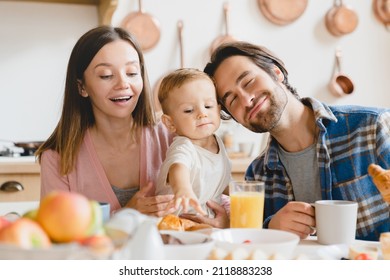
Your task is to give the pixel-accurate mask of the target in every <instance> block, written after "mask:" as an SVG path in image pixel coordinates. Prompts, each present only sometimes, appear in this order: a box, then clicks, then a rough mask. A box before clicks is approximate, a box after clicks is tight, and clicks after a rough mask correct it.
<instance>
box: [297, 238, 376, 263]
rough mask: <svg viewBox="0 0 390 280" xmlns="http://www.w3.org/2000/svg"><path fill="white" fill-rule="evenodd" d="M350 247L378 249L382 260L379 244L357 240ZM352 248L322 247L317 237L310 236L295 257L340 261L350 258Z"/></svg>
mask: <svg viewBox="0 0 390 280" xmlns="http://www.w3.org/2000/svg"><path fill="white" fill-rule="evenodd" d="M350 246H368V247H375V248H377V249H378V256H379V259H381V258H382V254H381V250H380V244H379V242H375V241H364V240H355V242H354V243H353V244H351V245H350ZM350 246H349V245H347V244H339V245H322V244H320V243H318V242H317V237H315V236H310V237H308V238H307V239H304V240H301V241H300V242H299V244H298V246H297V248H296V249H295V252H294V255H295V258H297V259H315V260H327V259H331V260H339V259H341V258H348V252H349V248H350Z"/></svg>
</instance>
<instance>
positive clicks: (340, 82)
mask: <svg viewBox="0 0 390 280" xmlns="http://www.w3.org/2000/svg"><path fill="white" fill-rule="evenodd" d="M328 87H329V90H330V91H331V93H333V94H334V95H336V96H343V95H345V94H351V93H353V91H354V88H355V86H354V84H353V82H352V80H351V78H350V77H348V76H347V75H346V74H344V73H343V72H342V71H341V50H339V49H338V50H336V60H335V66H334V71H333V76H332V78H331V80H330V82H329V85H328Z"/></svg>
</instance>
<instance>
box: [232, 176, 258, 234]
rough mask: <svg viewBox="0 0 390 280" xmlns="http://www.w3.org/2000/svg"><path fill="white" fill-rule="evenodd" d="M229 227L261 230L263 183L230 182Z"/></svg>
mask: <svg viewBox="0 0 390 280" xmlns="http://www.w3.org/2000/svg"><path fill="white" fill-rule="evenodd" d="M229 195H230V227H232V228H262V226H263V215H264V182H260V181H240V182H237V181H232V182H231V183H230V185H229Z"/></svg>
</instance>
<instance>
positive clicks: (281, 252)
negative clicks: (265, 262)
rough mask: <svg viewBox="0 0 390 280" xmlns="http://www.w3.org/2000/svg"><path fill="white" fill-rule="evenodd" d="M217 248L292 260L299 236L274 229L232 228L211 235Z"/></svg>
mask: <svg viewBox="0 0 390 280" xmlns="http://www.w3.org/2000/svg"><path fill="white" fill-rule="evenodd" d="M211 237H212V238H213V239H214V240H215V242H216V246H217V247H218V248H222V249H224V250H226V251H233V250H236V249H239V248H240V249H245V250H246V251H247V252H248V253H251V252H254V251H255V250H261V251H263V252H264V253H265V254H266V255H268V256H269V257H271V258H272V257H274V256H275V255H278V256H282V257H284V258H286V259H290V258H292V256H293V253H294V250H295V248H296V246H297V245H298V243H299V240H300V239H299V236H298V235H296V234H293V233H290V232H287V231H282V230H274V229H251V228H230V229H222V230H219V231H216V232H213V233H212V234H211Z"/></svg>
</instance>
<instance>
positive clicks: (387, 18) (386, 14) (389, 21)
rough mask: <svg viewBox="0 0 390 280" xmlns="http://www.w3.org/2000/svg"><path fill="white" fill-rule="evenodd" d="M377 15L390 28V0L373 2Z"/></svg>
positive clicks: (375, 0)
mask: <svg viewBox="0 0 390 280" xmlns="http://www.w3.org/2000/svg"><path fill="white" fill-rule="evenodd" d="M372 8H373V10H374V14H375V17H376V18H377V19H378V20H379V21H380V22H381V23H383V24H384V26H385V27H386V28H387V30H389V26H390V0H374V1H373V2H372Z"/></svg>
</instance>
